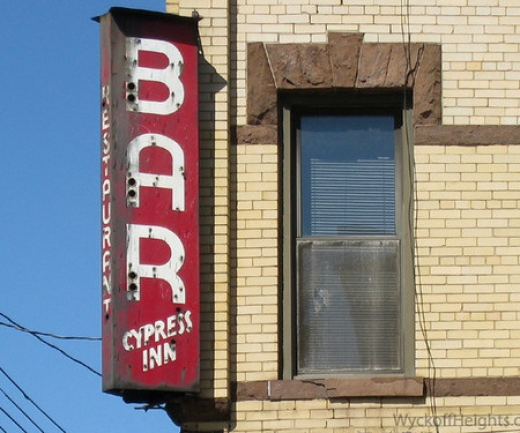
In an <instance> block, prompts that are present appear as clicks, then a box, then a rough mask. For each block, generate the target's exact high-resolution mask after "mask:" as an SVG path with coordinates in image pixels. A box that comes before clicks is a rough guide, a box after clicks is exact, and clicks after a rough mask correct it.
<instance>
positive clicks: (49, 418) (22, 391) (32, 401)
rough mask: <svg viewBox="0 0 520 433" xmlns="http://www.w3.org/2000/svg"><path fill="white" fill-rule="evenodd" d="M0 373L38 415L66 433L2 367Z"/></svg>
mask: <svg viewBox="0 0 520 433" xmlns="http://www.w3.org/2000/svg"><path fill="white" fill-rule="evenodd" d="M0 372H1V373H2V374H3V375H4V376H5V377H6V378H7V379H8V380H9V382H11V383H12V384H13V385H14V386H15V387H16V389H18V391H20V392H21V393H22V395H23V396H24V397H25V399H26V400H28V401H29V402H30V403H31V404H32V405H33V406H34V407H35V408H36V409H38V410H39V411H40V413H42V414H43V415H44V416H45V417H46V418H47V419H48V420H49V421H50V422H52V423H53V424H54V425H55V426H56V427H57V428H58V429H60V431H61V432H62V433H67V432H66V431H65V430H64V429H63V427H61V426H60V425H59V424H58V423H57V422H56V421H54V419H52V417H51V416H50V415H48V414H47V412H45V411H44V410H43V409H42V408H41V407H40V406H39V405H38V404H37V403H36V402H35V401H34V400H33V399H32V398H31V397H29V396H28V395H27V393H26V392H25V391H24V390H23V389H22V387H21V386H20V385H18V384H17V383H16V382H15V381H14V379H13V378H11V376H9V375H8V374H7V372H6V371H5V370H4V369H3V368H2V367H0Z"/></svg>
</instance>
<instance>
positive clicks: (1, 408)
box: [0, 406, 29, 433]
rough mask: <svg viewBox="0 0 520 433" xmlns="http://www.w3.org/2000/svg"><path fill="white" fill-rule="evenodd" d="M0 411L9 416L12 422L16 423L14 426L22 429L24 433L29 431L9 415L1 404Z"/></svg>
mask: <svg viewBox="0 0 520 433" xmlns="http://www.w3.org/2000/svg"><path fill="white" fill-rule="evenodd" d="M0 411H2V412H3V413H4V415H5V416H6V417H7V418H9V419H10V420H11V421H12V422H13V424H16V426H17V427H18V428H19V429H20V430H21V431H23V432H24V433H29V432H28V431H27V430H25V429H24V428H23V427H22V426H21V425H20V423H19V422H18V421H16V420H15V419H14V418H13V417H12V416H11V415H9V412H7V411H6V410H5V409H4V408H3V407H2V406H0Z"/></svg>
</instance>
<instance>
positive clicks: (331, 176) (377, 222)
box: [300, 115, 395, 236]
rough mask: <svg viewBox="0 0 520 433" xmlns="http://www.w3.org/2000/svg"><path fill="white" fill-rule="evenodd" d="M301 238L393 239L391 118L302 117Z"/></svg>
mask: <svg viewBox="0 0 520 433" xmlns="http://www.w3.org/2000/svg"><path fill="white" fill-rule="evenodd" d="M300 132H301V141H300V146H301V147H300V185H301V186H300V194H301V202H300V203H301V209H300V213H301V236H336V235H394V234H395V146H394V116H392V115H366V116H365V115H363V116H354V115H352V116H351V115H303V116H301V124H300Z"/></svg>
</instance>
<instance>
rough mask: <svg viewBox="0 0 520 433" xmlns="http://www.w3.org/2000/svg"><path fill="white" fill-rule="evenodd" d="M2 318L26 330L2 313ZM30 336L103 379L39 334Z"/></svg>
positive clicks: (0, 314)
mask: <svg viewBox="0 0 520 433" xmlns="http://www.w3.org/2000/svg"><path fill="white" fill-rule="evenodd" d="M0 316H1V317H3V318H4V319H6V320H7V321H8V322H10V323H11V324H12V325H14V326H16V327H19V328H24V327H23V326H21V325H20V324H19V323H16V322H15V321H14V320H13V319H11V318H10V317H9V316H7V315H5V314H4V313H1V312H0ZM30 335H32V336H33V337H35V338H36V339H38V341H40V342H41V343H43V344H45V345H46V346H49V347H50V348H52V349H54V350H57V351H58V352H59V353H61V354H62V355H63V356H65V357H66V358H68V359H70V360H71V361H73V362H75V363H76V364H79V365H81V366H82V367H85V368H86V369H87V370H89V371H90V372H91V373H94V374H95V375H97V376H99V377H101V373H99V372H98V371H96V370H94V369H93V368H92V367H91V366H90V365H87V364H85V363H84V362H83V361H81V360H79V359H77V358H74V357H73V356H72V355H69V354H68V353H67V352H65V351H64V350H63V349H61V348H59V347H58V346H55V345H54V344H52V343H49V342H48V341H47V340H45V339H44V338H42V337H41V336H40V335H38V334H35V333H31V334H30Z"/></svg>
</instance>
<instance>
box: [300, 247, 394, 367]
mask: <svg viewBox="0 0 520 433" xmlns="http://www.w3.org/2000/svg"><path fill="white" fill-rule="evenodd" d="M297 253H298V262H299V268H298V280H299V281H298V284H299V287H300V296H299V299H298V314H297V316H298V339H297V341H298V372H299V373H300V374H315V373H328V374H330V373H340V372H344V373H348V372H364V371H365V372H366V371H373V372H375V371H386V372H393V371H399V368H400V350H401V344H400V332H399V329H400V327H399V323H400V307H399V306H400V301H399V300H400V294H399V287H400V278H399V271H398V269H399V260H400V258H399V256H400V255H399V241H398V240H395V239H389V240H384V241H375V240H368V241H364V240H359V241H354V240H350V241H347V240H345V241H309V240H307V241H299V242H298V248H297Z"/></svg>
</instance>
